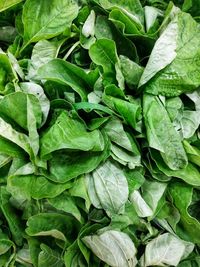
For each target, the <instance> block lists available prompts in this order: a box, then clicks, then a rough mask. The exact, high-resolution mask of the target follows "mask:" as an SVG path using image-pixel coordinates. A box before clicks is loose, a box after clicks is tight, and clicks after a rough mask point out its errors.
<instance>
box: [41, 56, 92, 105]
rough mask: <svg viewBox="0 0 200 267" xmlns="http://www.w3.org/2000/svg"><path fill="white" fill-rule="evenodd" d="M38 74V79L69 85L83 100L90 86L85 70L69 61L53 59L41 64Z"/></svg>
mask: <svg viewBox="0 0 200 267" xmlns="http://www.w3.org/2000/svg"><path fill="white" fill-rule="evenodd" d="M38 75H39V76H40V79H45V80H50V81H55V82H58V83H61V84H64V85H68V86H70V87H71V88H72V89H73V90H74V91H75V92H77V93H78V94H79V95H80V97H81V99H82V100H83V101H85V100H86V96H87V93H88V89H89V88H90V80H89V76H88V75H87V74H86V72H85V71H84V70H83V69H81V68H79V67H77V66H76V65H73V64H71V63H69V62H65V61H63V60H61V59H54V60H52V61H50V62H48V63H47V64H45V65H44V66H42V67H41V68H40V69H39V71H38Z"/></svg>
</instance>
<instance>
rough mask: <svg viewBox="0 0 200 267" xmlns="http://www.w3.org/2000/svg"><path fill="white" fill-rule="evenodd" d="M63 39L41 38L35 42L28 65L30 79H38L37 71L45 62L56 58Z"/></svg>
mask: <svg viewBox="0 0 200 267" xmlns="http://www.w3.org/2000/svg"><path fill="white" fill-rule="evenodd" d="M62 43H63V41H47V40H41V41H39V42H37V43H36V44H35V46H34V47H33V51H32V56H31V60H30V64H29V66H28V79H29V80H34V79H37V71H38V70H39V68H40V67H42V66H43V65H44V64H46V63H48V62H49V61H51V60H52V59H54V58H56V57H57V55H58V51H59V49H60V46H61V45H62Z"/></svg>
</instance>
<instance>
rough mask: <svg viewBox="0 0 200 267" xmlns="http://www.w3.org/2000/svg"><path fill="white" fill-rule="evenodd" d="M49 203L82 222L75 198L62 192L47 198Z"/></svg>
mask: <svg viewBox="0 0 200 267" xmlns="http://www.w3.org/2000/svg"><path fill="white" fill-rule="evenodd" d="M48 201H49V203H50V204H51V205H52V206H53V207H54V208H56V209H58V210H62V211H65V212H67V213H69V214H71V215H72V216H74V217H75V218H76V219H77V220H78V221H80V222H82V218H81V213H80V211H79V209H78V208H77V205H76V202H75V199H74V198H73V197H70V196H68V195H67V194H65V193H63V194H61V195H59V196H57V197H54V198H51V199H48Z"/></svg>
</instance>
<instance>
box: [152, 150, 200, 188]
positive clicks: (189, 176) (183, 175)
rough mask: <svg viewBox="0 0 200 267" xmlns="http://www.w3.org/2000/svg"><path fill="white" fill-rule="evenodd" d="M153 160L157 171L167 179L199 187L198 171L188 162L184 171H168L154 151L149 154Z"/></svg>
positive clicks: (199, 176) (199, 175)
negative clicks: (173, 178)
mask: <svg viewBox="0 0 200 267" xmlns="http://www.w3.org/2000/svg"><path fill="white" fill-rule="evenodd" d="M151 155H152V158H153V160H154V161H155V163H156V165H157V167H158V168H159V170H160V171H161V172H162V173H164V174H165V175H167V176H169V177H176V178H180V179H182V180H183V181H184V182H186V183H188V184H191V185H193V186H199V185H200V173H199V170H198V169H197V168H196V167H195V166H194V165H193V164H191V163H190V162H189V163H188V164H187V166H186V167H185V168H184V169H180V170H170V168H168V167H167V166H166V164H165V163H164V162H163V160H162V159H161V158H160V155H159V154H158V153H156V151H152V153H151Z"/></svg>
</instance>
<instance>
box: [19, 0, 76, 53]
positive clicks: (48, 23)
mask: <svg viewBox="0 0 200 267" xmlns="http://www.w3.org/2000/svg"><path fill="white" fill-rule="evenodd" d="M33 14H35V17H34V20H32V18H33ZM77 14H78V5H77V4H76V2H75V1H70V0H67V1H63V0H58V1H57V0H53V1H52V2H51V8H50V9H49V4H48V3H47V2H46V1H45V0H41V1H40V2H39V3H38V1H37V0H28V1H26V3H25V5H24V8H23V24H24V45H23V49H24V48H25V47H26V46H27V45H28V44H30V43H32V42H37V41H40V40H42V39H50V38H52V37H54V36H57V35H59V34H61V33H62V32H63V31H64V30H66V29H67V27H70V26H71V23H72V21H73V20H74V19H75V18H76V16H77Z"/></svg>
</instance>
